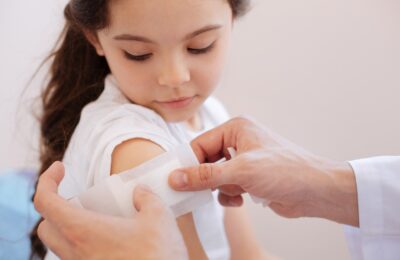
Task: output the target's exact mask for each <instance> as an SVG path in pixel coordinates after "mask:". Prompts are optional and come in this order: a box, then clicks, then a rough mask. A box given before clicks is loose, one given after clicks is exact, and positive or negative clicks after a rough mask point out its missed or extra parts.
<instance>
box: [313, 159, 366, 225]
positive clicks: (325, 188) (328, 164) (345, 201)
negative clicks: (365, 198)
mask: <svg viewBox="0 0 400 260" xmlns="http://www.w3.org/2000/svg"><path fill="white" fill-rule="evenodd" d="M316 174H317V175H318V178H316V182H317V183H315V184H314V185H313V187H312V188H313V191H312V196H310V200H311V203H310V209H309V216H312V217H321V218H325V219H329V220H332V221H335V222H338V223H342V224H347V225H352V226H355V227H358V226H359V216H358V200H357V186H356V179H355V175H354V172H353V169H352V167H351V166H350V164H349V163H347V162H332V161H325V160H322V161H320V163H319V167H318V168H317V173H316Z"/></svg>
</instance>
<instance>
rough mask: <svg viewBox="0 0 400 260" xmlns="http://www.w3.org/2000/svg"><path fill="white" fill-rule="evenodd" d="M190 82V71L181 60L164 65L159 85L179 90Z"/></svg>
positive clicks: (170, 61)
mask: <svg viewBox="0 0 400 260" xmlns="http://www.w3.org/2000/svg"><path fill="white" fill-rule="evenodd" d="M188 81H190V70H189V68H188V67H187V65H186V64H185V63H184V62H183V61H182V60H180V59H174V60H169V61H168V62H165V63H164V64H163V65H162V68H161V72H160V75H159V77H158V84H160V85H161V86H167V87H171V88H179V87H181V86H182V85H183V84H184V83H186V82H188Z"/></svg>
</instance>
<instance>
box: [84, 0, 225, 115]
mask: <svg viewBox="0 0 400 260" xmlns="http://www.w3.org/2000/svg"><path fill="white" fill-rule="evenodd" d="M109 13H110V25H109V26H108V27H107V28H106V29H104V30H100V31H98V32H97V33H96V35H95V37H90V35H89V37H88V38H89V40H90V41H91V42H92V44H93V45H94V47H95V48H96V51H97V53H98V54H99V55H102V56H105V57H106V59H107V62H108V64H109V67H110V69H111V71H112V74H113V75H114V76H115V78H116V80H117V82H118V85H119V88H120V90H121V91H122V92H123V93H124V94H125V96H126V97H127V98H129V99H130V100H131V101H132V102H133V103H135V104H139V105H142V106H144V107H147V108H150V109H152V110H154V111H156V112H157V113H158V114H160V115H161V116H162V117H163V118H164V119H165V120H166V121H168V122H181V121H190V120H191V121H192V122H193V120H194V119H193V117H194V116H195V115H196V113H197V111H198V109H199V107H200V106H201V105H202V104H203V102H204V101H205V100H206V99H207V97H208V96H209V95H210V94H211V93H212V92H213V91H214V89H215V88H216V86H217V84H218V82H219V80H220V77H221V74H222V70H223V67H224V64H225V60H226V54H227V50H228V47H229V44H230V36H231V29H232V21H233V18H232V11H231V8H230V6H229V4H228V2H227V1H226V0H216V1H215V0H206V1H204V0H192V1H188V0H174V1H163V0H151V1H139V0H136V1H128V0H119V1H113V2H112V4H110V6H109ZM205 29H207V30H205ZM199 30H203V31H199ZM204 30H205V31H204ZM194 33H195V34H194ZM132 36H138V37H142V38H146V40H149V41H151V42H146V41H143V40H142V39H137V37H136V38H134V37H132ZM209 47H210V49H209V51H207V52H204V53H199V52H201V50H202V49H205V48H209ZM126 55H129V57H130V58H129V57H127V56H126ZM132 55H135V56H136V58H137V57H141V59H144V58H146V59H144V60H142V61H138V60H132ZM180 98H192V100H191V102H190V104H188V105H187V106H185V107H184V108H179V109H175V108H171V107H168V106H166V105H165V102H168V101H173V100H176V99H180Z"/></svg>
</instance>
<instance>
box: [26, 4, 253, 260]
mask: <svg viewBox="0 0 400 260" xmlns="http://www.w3.org/2000/svg"><path fill="white" fill-rule="evenodd" d="M249 1H250V0H228V2H229V4H230V6H231V8H232V14H233V17H234V18H236V17H239V16H241V15H243V14H244V13H245V12H246V10H247V8H248V3H249ZM64 17H65V20H66V23H65V26H64V29H63V32H62V34H61V36H60V39H59V41H58V44H57V46H56V48H55V50H54V51H53V52H52V53H51V54H50V55H49V57H48V58H47V59H46V61H47V60H51V61H52V64H51V67H50V71H49V82H48V83H47V86H46V88H45V90H44V92H43V94H42V107H43V110H42V115H41V117H40V118H39V120H40V130H41V140H40V145H41V147H40V163H41V166H40V170H39V175H40V174H41V173H43V172H44V171H45V170H46V169H47V168H48V167H50V165H51V164H52V163H53V162H54V161H57V160H62V159H63V156H64V153H65V150H66V148H67V146H68V143H69V141H70V139H71V136H72V133H73V132H74V130H75V128H76V126H77V124H78V122H79V119H80V115H81V111H82V109H83V107H84V106H86V105H87V104H88V103H90V102H92V101H94V100H96V99H97V98H98V97H99V96H100V94H101V92H102V91H103V89H104V79H105V77H106V76H107V74H109V73H110V68H109V67H108V64H107V62H106V60H105V58H104V57H101V56H98V55H97V53H96V51H95V49H94V47H93V46H92V45H91V44H90V43H89V41H88V40H87V38H86V37H85V32H86V33H91V34H93V35H95V34H96V31H97V30H100V29H103V28H106V27H107V25H108V23H109V17H108V1H107V0H71V1H70V2H69V3H68V4H67V5H66V7H65V9H64ZM38 223H39V222H38ZM37 227H38V224H37V225H36V226H35V228H34V229H33V231H32V233H31V249H32V251H31V259H35V258H44V256H45V254H46V248H45V246H44V245H43V244H42V242H41V241H40V240H39V238H38V236H37Z"/></svg>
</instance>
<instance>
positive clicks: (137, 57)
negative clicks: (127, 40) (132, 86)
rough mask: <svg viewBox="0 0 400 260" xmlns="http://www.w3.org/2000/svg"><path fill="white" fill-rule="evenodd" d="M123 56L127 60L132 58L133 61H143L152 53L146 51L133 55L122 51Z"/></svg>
mask: <svg viewBox="0 0 400 260" xmlns="http://www.w3.org/2000/svg"><path fill="white" fill-rule="evenodd" d="M124 55H125V58H127V59H128V60H133V61H145V60H147V59H149V58H150V57H151V56H152V55H153V54H152V53H148V54H143V55H133V54H130V53H129V52H126V51H124Z"/></svg>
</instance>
